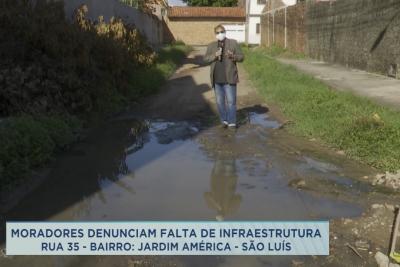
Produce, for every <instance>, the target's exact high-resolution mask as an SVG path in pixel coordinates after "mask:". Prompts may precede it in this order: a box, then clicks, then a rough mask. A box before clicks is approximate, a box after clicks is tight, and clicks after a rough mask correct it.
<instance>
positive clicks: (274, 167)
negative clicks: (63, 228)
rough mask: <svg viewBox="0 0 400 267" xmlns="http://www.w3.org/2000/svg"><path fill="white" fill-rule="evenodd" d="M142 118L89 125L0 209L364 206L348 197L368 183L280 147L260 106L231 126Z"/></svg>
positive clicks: (97, 212)
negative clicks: (142, 127)
mask: <svg viewBox="0 0 400 267" xmlns="http://www.w3.org/2000/svg"><path fill="white" fill-rule="evenodd" d="M145 123H146V125H147V128H148V130H146V131H145V132H144V133H142V134H140V135H139V136H137V137H135V136H134V135H133V134H132V128H134V127H136V126H137V124H138V122H137V121H132V120H126V121H115V122H113V123H111V124H109V125H108V126H107V127H104V128H102V129H100V130H98V131H96V133H94V134H92V135H91V137H89V138H88V139H87V141H85V142H84V143H81V144H78V145H77V146H75V148H74V149H73V150H72V151H71V152H69V153H68V154H66V155H64V156H62V157H61V158H60V159H59V160H57V162H55V163H54V166H53V170H52V171H51V173H50V174H49V176H48V178H47V180H46V181H45V182H44V183H43V184H42V185H41V186H40V187H39V188H37V189H36V190H35V191H34V192H32V193H31V194H30V195H29V196H27V197H26V198H25V199H24V200H23V201H22V202H21V203H20V204H19V205H18V206H17V207H15V208H14V209H13V210H11V211H10V212H9V213H8V214H6V219H7V220H22V219H23V220H65V221H71V220H72V221H74V220H97V221H102V220H110V221H111V220H116V221H118V220H141V221H143V220H174V221H176V220H218V221H221V220H251V221H254V220H309V219H314V220H315V219H329V218H335V217H352V216H358V215H360V214H361V212H362V207H361V206H360V205H359V203H357V201H356V199H357V195H359V194H362V193H363V192H365V191H368V187H367V186H363V185H360V184H355V183H356V182H354V181H353V180H351V179H348V178H346V177H344V174H343V173H342V169H341V167H340V166H336V165H335V164H332V163H329V162H324V161H321V160H319V159H318V158H315V157H314V156H313V155H304V154H303V153H288V151H285V150H284V149H282V147H281V146H279V143H282V142H281V140H280V141H279V140H278V139H279V138H281V137H279V135H276V134H274V133H275V132H277V131H279V129H278V128H279V123H277V122H276V121H273V120H270V119H269V118H268V117H267V115H266V114H265V113H257V112H251V111H249V112H248V113H247V114H246V122H245V123H244V124H243V125H242V126H241V127H240V128H239V129H238V130H237V131H233V130H229V129H222V128H220V127H215V126H214V127H206V126H204V125H202V124H201V123H199V122H196V121H176V122H171V121H160V120H150V121H146V122H145ZM339 181H340V182H339ZM337 188H339V189H340V198H339V197H338V194H337ZM331 189H332V190H331ZM102 258H103V259H104V258H106V257H90V258H89V257H33V258H31V257H14V258H8V259H7V258H6V259H0V265H1V266H23V264H24V263H28V262H29V266H101V262H102V260H101V259H102ZM121 258H122V257H121ZM115 259H116V258H115V257H114V260H115ZM162 259H163V260H162V262H164V263H162V264H161V265H159V266H168V265H167V264H166V263H165V262H167V261H171V262H174V264H177V265H178V266H206V265H207V266H287V264H288V263H289V262H290V261H291V259H290V258H287V257H279V258H278V257H268V258H266V257H264V258H263V257H165V258H162ZM104 262H107V261H106V260H105V261H104ZM21 264H22V265H21ZM104 264H105V265H104V266H107V265H106V263H104ZM179 264H180V265H179ZM271 264H272V265H271ZM126 266H129V265H128V264H127V265H126ZM132 266H136V265H132ZM138 266H140V265H138ZM144 266H147V265H144ZM149 266H151V265H149Z"/></svg>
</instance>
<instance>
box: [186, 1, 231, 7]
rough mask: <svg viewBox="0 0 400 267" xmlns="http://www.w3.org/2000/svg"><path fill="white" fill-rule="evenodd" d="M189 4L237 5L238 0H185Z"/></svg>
mask: <svg viewBox="0 0 400 267" xmlns="http://www.w3.org/2000/svg"><path fill="white" fill-rule="evenodd" d="M183 2H185V3H187V4H188V5H189V6H215V7H226V6H237V4H238V0H183Z"/></svg>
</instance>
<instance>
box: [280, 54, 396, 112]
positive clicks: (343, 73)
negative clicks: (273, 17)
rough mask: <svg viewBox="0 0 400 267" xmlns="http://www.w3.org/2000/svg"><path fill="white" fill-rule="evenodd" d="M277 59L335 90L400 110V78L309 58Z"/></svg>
mask: <svg viewBox="0 0 400 267" xmlns="http://www.w3.org/2000/svg"><path fill="white" fill-rule="evenodd" d="M277 60H278V61H279V62H281V63H284V64H288V65H292V66H294V67H295V68H297V69H298V70H300V71H302V72H304V73H307V74H310V75H312V76H314V77H315V78H317V79H319V80H321V81H323V82H325V83H326V84H328V85H329V86H331V87H333V88H335V89H337V90H341V91H345V90H350V91H352V92H354V93H355V94H356V95H360V96H365V97H368V98H371V99H372V100H374V101H375V102H378V103H380V104H383V105H386V106H390V107H393V108H395V109H398V110H400V80H397V79H393V78H389V77H386V76H383V75H378V74H373V73H368V72H365V71H361V70H356V69H349V68H346V67H343V66H340V65H333V64H330V63H325V62H320V61H313V60H311V59H310V60H295V59H285V58H277Z"/></svg>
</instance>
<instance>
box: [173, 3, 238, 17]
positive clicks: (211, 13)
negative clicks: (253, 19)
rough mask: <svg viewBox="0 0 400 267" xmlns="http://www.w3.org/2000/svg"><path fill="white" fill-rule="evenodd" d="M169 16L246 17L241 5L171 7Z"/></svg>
mask: <svg viewBox="0 0 400 267" xmlns="http://www.w3.org/2000/svg"><path fill="white" fill-rule="evenodd" d="M168 17H170V18H199V17H200V18H221V17H222V18H243V19H245V18H246V12H245V9H244V8H242V7H179V6H175V7H171V8H169V9H168Z"/></svg>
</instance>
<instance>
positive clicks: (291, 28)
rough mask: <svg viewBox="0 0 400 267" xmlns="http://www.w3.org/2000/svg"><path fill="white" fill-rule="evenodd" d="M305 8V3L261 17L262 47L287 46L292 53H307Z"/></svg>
mask: <svg viewBox="0 0 400 267" xmlns="http://www.w3.org/2000/svg"><path fill="white" fill-rule="evenodd" d="M305 7H306V5H305V3H304V2H303V3H299V4H297V5H295V6H289V7H287V8H286V9H285V8H281V9H277V10H276V11H275V12H268V13H266V14H264V15H263V16H262V17H261V45H264V46H272V45H278V46H281V47H285V45H286V48H287V49H289V50H291V51H296V52H301V53H302V52H305V45H306V41H305V38H306V36H305ZM285 13H286V14H285ZM285 16H286V19H285ZM285 28H286V29H285ZM285 39H286V40H285Z"/></svg>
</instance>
